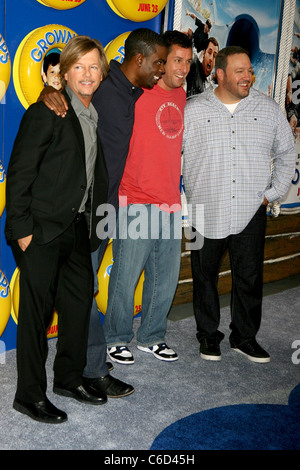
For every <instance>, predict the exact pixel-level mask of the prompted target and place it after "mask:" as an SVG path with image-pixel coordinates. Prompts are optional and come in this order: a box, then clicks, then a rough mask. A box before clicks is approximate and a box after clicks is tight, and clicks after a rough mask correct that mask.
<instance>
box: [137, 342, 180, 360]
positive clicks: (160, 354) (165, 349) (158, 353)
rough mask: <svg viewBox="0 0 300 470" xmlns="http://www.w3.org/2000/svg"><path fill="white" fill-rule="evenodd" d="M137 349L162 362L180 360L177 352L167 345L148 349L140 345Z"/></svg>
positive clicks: (156, 345)
mask: <svg viewBox="0 0 300 470" xmlns="http://www.w3.org/2000/svg"><path fill="white" fill-rule="evenodd" d="M137 348H138V349H140V350H141V351H144V352H148V353H151V354H153V356H155V357H156V358H157V359H160V360H161V361H177V359H178V356H177V354H176V352H175V351H173V349H171V348H169V346H167V345H166V343H159V344H154V345H153V346H148V347H145V346H140V345H138V346H137Z"/></svg>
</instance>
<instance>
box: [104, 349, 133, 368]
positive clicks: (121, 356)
mask: <svg viewBox="0 0 300 470" xmlns="http://www.w3.org/2000/svg"><path fill="white" fill-rule="evenodd" d="M107 354H108V356H109V357H110V358H111V360H112V361H114V362H118V363H119V364H133V363H134V358H133V355H132V354H131V352H130V351H129V349H128V348H127V346H112V347H111V348H107Z"/></svg>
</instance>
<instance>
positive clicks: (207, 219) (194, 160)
mask: <svg viewBox="0 0 300 470" xmlns="http://www.w3.org/2000/svg"><path fill="white" fill-rule="evenodd" d="M272 159H273V165H272V167H273V170H272V172H271V161H272ZM295 161H296V152H295V145H294V139H293V136H292V132H291V129H290V127H289V124H288V121H287V119H286V117H285V115H284V114H283V112H282V111H281V109H280V107H279V105H278V104H277V103H276V102H275V101H274V100H273V99H271V98H269V97H267V96H266V95H264V94H263V93H261V92H259V91H257V90H255V89H253V88H251V89H250V93H249V96H247V97H246V98H243V99H242V100H241V101H240V102H239V103H238V106H237V107H236V108H235V111H234V112H233V114H232V113H231V112H230V111H229V110H228V109H227V107H226V106H225V105H224V104H223V103H222V102H221V101H220V100H219V99H218V98H217V97H216V96H215V94H214V92H213V90H212V89H210V90H207V91H205V92H204V93H202V94H200V95H197V96H196V97H194V98H192V99H190V100H189V101H188V102H187V105H186V108H185V131H184V136H183V180H184V187H185V193H186V198H187V203H188V215H189V220H190V224H191V225H192V226H194V227H195V226H196V224H197V215H196V210H197V205H203V206H204V223H203V221H201V223H200V225H201V227H199V223H198V225H197V227H196V228H197V230H198V231H199V232H200V233H201V234H202V235H204V236H206V237H208V238H226V237H227V236H229V235H231V234H237V233H240V232H241V231H242V230H243V229H244V228H245V227H246V225H247V224H248V222H249V221H250V220H251V219H252V217H253V215H254V214H255V212H256V211H257V210H258V208H259V206H260V205H261V203H262V202H263V200H264V196H266V198H267V200H268V201H269V202H273V201H275V200H277V199H279V198H281V197H282V196H283V195H284V194H285V193H286V192H287V191H288V189H289V186H290V184H291V180H292V178H293V176H294V172H295ZM203 206H202V208H203ZM198 208H199V207H198ZM200 212H201V211H200ZM199 220H200V219H199Z"/></svg>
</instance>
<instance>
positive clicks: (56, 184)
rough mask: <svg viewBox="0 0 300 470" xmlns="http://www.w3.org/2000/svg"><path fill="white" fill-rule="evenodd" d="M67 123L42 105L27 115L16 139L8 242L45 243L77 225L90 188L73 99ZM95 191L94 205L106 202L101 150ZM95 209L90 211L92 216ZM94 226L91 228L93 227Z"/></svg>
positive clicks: (8, 195)
mask: <svg viewBox="0 0 300 470" xmlns="http://www.w3.org/2000/svg"><path fill="white" fill-rule="evenodd" d="M63 93H64V96H65V97H66V99H67V101H68V105H69V111H68V113H67V115H66V117H65V118H61V117H59V116H56V114H55V113H54V112H53V111H50V110H49V109H48V108H47V107H46V106H45V105H44V104H43V103H42V102H38V103H34V104H32V105H31V106H30V107H29V108H28V110H27V111H26V112H25V114H24V116H23V118H22V121H21V124H20V128H19V131H18V134H17V137H16V139H15V143H14V146H13V150H12V154H11V158H10V162H9V165H8V170H7V180H6V227H5V233H6V237H7V240H8V241H10V240H16V239H19V238H23V237H25V236H27V235H30V234H33V237H34V239H35V242H36V243H38V244H44V243H47V242H49V241H51V240H53V239H54V238H55V237H57V236H58V235H60V234H61V233H62V232H63V231H64V230H65V229H66V228H67V227H68V226H69V225H70V224H71V223H72V222H73V220H74V218H75V217H76V214H77V212H78V210H79V208H80V204H81V202H82V199H83V196H84V192H85V189H86V169H85V150H84V138H83V133H82V130H81V126H80V123H79V120H78V118H77V116H76V114H75V112H74V110H73V108H72V106H71V103H70V99H69V96H68V94H67V93H66V92H63ZM96 168H97V170H96V172H95V178H94V186H93V190H94V192H95V191H96V188H97V191H98V192H97V195H96V197H93V199H94V204H96V205H98V204H102V203H105V202H106V201H107V172H106V167H105V163H104V158H103V154H102V150H101V145H100V143H98V156H97V160H96ZM93 213H94V209H93V210H92V211H91V215H93ZM90 226H91V224H90Z"/></svg>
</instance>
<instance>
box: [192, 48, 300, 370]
mask: <svg viewBox="0 0 300 470" xmlns="http://www.w3.org/2000/svg"><path fill="white" fill-rule="evenodd" d="M215 68H216V74H217V81H218V86H217V87H216V88H215V89H209V90H207V91H205V92H204V93H202V94H200V95H198V96H197V97H195V98H194V99H192V100H189V101H188V103H187V106H186V111H185V131H184V138H183V178H184V185H185V191H186V198H187V202H188V204H189V205H190V207H192V210H190V211H189V219H190V225H191V226H192V227H193V229H194V231H195V233H199V234H200V235H201V236H203V237H204V243H203V246H202V248H201V249H191V262H192V275H193V283H194V291H193V292H194V293H193V305H194V314H195V318H196V324H197V338H198V341H199V343H200V355H201V357H202V358H204V359H207V360H220V359H221V350H220V342H221V340H222V339H223V338H224V334H223V333H222V332H221V331H219V329H218V328H219V322H220V305H219V297H218V290H217V281H218V274H219V267H220V263H221V259H222V256H223V254H224V252H225V250H226V249H227V248H228V250H229V256H230V263H231V273H232V292H231V324H230V329H231V333H230V338H229V341H230V345H231V347H232V349H233V350H235V351H238V352H239V353H242V354H244V355H245V356H246V357H247V358H248V359H250V360H251V361H254V362H259V363H267V362H269V361H270V355H269V353H268V352H267V351H265V350H264V349H263V348H262V347H261V346H260V345H259V344H258V342H257V340H256V336H257V333H258V331H259V328H260V324H261V317H262V287H263V261H264V240H265V227H266V206H267V204H268V203H269V202H270V203H271V202H273V201H275V200H277V199H279V198H281V197H282V196H283V195H284V194H285V193H286V192H287V191H288V189H289V187H290V184H291V180H292V178H293V175H294V172H295V157H296V155H295V146H294V139H293V136H292V132H291V129H290V127H289V124H288V122H287V119H286V117H285V115H284V114H283V113H282V112H281V110H280V107H279V106H278V104H277V103H276V102H275V101H274V100H273V99H271V98H270V97H268V96H266V95H264V94H263V93H261V92H259V91H257V90H255V89H254V88H253V87H252V82H253V70H252V66H251V62H250V58H249V56H248V54H247V52H246V51H245V50H244V49H242V48H240V47H237V46H230V47H226V48H224V49H222V50H221V51H220V52H219V53H218V55H217V58H216V65H215ZM271 159H273V171H272V172H271ZM198 205H203V207H204V223H203V225H202V224H200V225H199V224H197V217H196V211H197V207H198Z"/></svg>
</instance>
